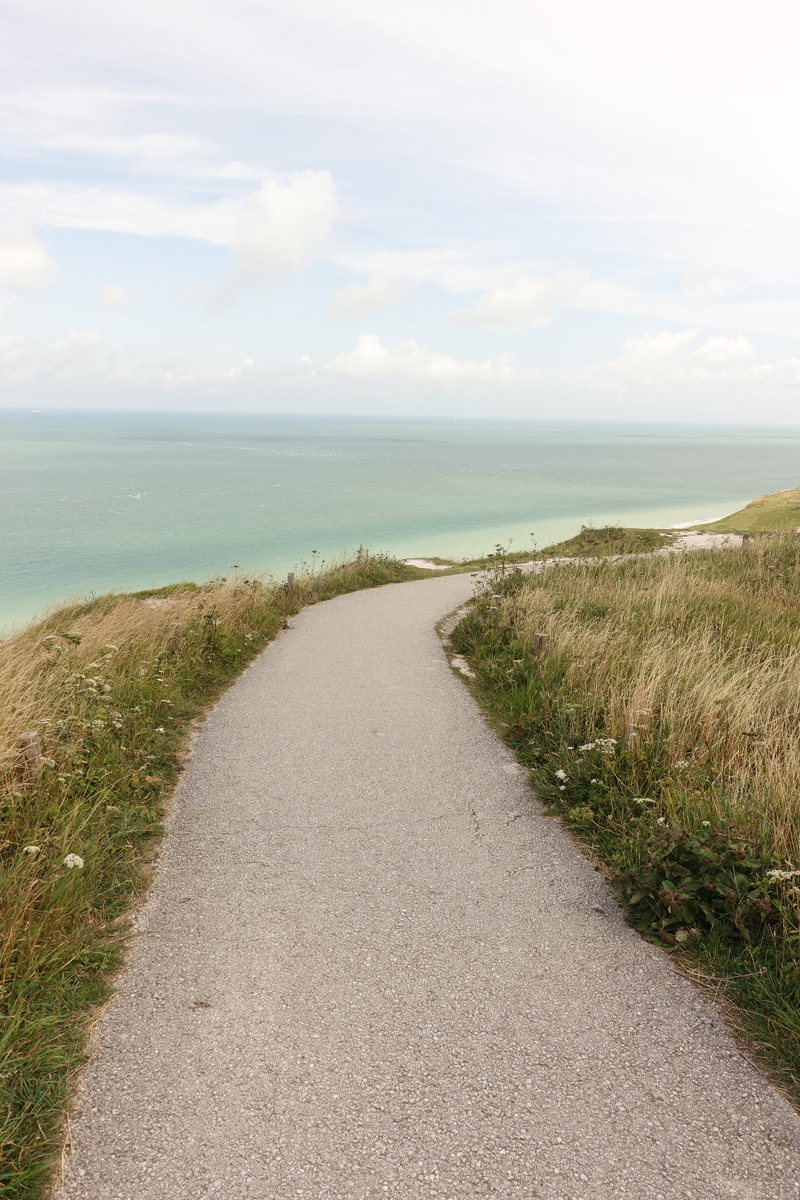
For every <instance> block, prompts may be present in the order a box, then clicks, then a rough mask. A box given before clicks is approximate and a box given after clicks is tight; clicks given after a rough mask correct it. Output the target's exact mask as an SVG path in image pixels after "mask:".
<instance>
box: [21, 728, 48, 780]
mask: <svg viewBox="0 0 800 1200" xmlns="http://www.w3.org/2000/svg"><path fill="white" fill-rule="evenodd" d="M17 749H18V750H19V758H18V760H17V763H18V770H19V774H20V777H21V778H20V781H19V788H20V791H23V792H29V791H30V789H31V788H32V787H33V785H34V784H35V783H36V780H37V779H38V778H39V772H40V771H41V769H42V743H41V740H40V738H39V734H38V733H37V732H36V730H35V729H32V730H30V732H29V733H23V735H22V737H18V738H17Z"/></svg>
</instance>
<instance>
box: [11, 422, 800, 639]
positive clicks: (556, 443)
mask: <svg viewBox="0 0 800 1200" xmlns="http://www.w3.org/2000/svg"><path fill="white" fill-rule="evenodd" d="M798 484H800V429H742V428H733V427H731V428H728V429H725V428H710V427H684V426H653V425H638V426H635V425H610V424H609V425H589V424H566V423H557V422H552V421H551V422H521V421H520V422H509V421H457V422H456V421H452V420H451V421H442V420H432V421H420V420H416V419H413V420H412V419H408V420H404V419H371V420H370V419H364V418H344V417H340V418H330V417H276V416H251V415H247V416H244V415H242V416H214V415H211V416H209V415H207V414H172V413H168V414H163V413H159V414H153V413H104V412H101V413H97V412H91V413H90V412H65V411H63V410H59V411H45V412H43V413H39V414H36V413H30V412H20V411H10V410H5V411H0V520H1V522H2V523H1V524H0V626H6V627H8V625H9V624H11V623H18V622H20V621H23V620H26V619H28V618H30V617H31V616H32V615H33V614H34V613H35V612H36V611H37V610H40V609H41V608H42V607H43V606H45V605H47V604H50V603H52V602H53V601H57V600H60V599H62V598H63V597H65V596H67V595H69V594H80V595H86V594H87V593H89V592H102V591H106V590H108V589H110V588H139V587H149V586H151V585H157V584H162V583H169V582H173V581H175V580H178V579H203V578H207V577H209V576H212V575H215V574H218V573H224V572H226V571H228V570H230V569H231V567H232V566H233V565H234V564H239V565H240V566H241V567H243V568H245V569H251V570H268V571H272V572H274V573H275V574H276V575H283V574H285V572H286V571H287V570H291V569H292V568H293V567H294V566H295V565H296V564H299V563H300V562H301V561H302V560H303V559H306V560H307V559H309V558H310V557H311V552H312V551H313V550H317V551H319V554H320V557H323V558H324V557H327V556H329V555H331V554H335V553H338V552H341V551H342V550H344V549H346V548H349V549H353V548H354V547H357V546H358V545H359V543H363V544H364V545H367V546H370V547H371V548H373V549H375V550H388V551H391V552H393V553H396V554H398V555H400V556H402V557H412V556H415V557H416V556H427V555H432V554H440V555H444V556H463V555H470V556H472V555H475V554H479V553H482V552H485V551H487V550H490V549H491V548H492V546H493V545H494V544H495V542H497V541H504V542H507V541H508V539H509V538H510V537H513V538H514V546H515V547H516V548H523V547H525V546H528V545H529V544H530V536H529V535H530V532H531V531H534V532H535V534H536V541H537V543H538V544H539V545H540V546H542V545H545V544H546V543H547V542H551V541H553V540H555V539H557V538H560V537H564V536H567V535H570V534H573V533H575V532H577V530H578V529H579V527H580V525H581V523H588V522H589V521H590V520H591V521H593V522H594V523H595V524H601V523H604V522H606V521H621V522H622V523H624V524H633V525H668V524H673V523H677V522H682V521H695V520H699V519H702V518H704V517H717V516H722V515H723V514H724V513H726V512H731V511H733V510H734V509H736V508H740V507H741V506H742V505H743V504H745V503H746V502H747V501H748V500H750V499H752V498H753V496H755V495H758V494H760V493H763V492H772V491H777V490H778V489H780V488H786V487H794V486H797V485H798Z"/></svg>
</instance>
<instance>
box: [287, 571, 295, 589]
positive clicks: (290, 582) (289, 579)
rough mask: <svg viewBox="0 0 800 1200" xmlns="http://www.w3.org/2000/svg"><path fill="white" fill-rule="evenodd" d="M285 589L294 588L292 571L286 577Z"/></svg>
mask: <svg viewBox="0 0 800 1200" xmlns="http://www.w3.org/2000/svg"><path fill="white" fill-rule="evenodd" d="M286 584H287V587H294V571H290V572H289V574H288V575H287V576H286Z"/></svg>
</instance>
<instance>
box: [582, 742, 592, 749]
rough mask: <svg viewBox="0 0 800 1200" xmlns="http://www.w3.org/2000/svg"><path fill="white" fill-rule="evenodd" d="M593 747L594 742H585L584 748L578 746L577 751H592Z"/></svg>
mask: <svg viewBox="0 0 800 1200" xmlns="http://www.w3.org/2000/svg"><path fill="white" fill-rule="evenodd" d="M594 747H595V743H594V742H586V744H585V745H584V746H578V749H579V750H594Z"/></svg>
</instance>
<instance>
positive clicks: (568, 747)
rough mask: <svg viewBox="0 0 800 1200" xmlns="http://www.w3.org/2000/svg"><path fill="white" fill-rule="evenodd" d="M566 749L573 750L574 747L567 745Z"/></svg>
mask: <svg viewBox="0 0 800 1200" xmlns="http://www.w3.org/2000/svg"><path fill="white" fill-rule="evenodd" d="M567 749H568V750H574V749H575V747H574V746H567Z"/></svg>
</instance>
